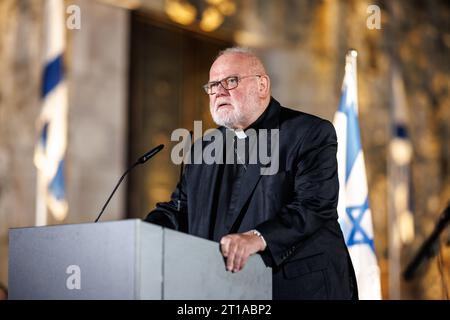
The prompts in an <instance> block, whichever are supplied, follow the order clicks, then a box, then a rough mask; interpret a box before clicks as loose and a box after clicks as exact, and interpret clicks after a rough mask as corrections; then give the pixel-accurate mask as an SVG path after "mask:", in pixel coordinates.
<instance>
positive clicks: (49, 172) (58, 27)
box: [34, 0, 68, 225]
mask: <svg viewBox="0 0 450 320" xmlns="http://www.w3.org/2000/svg"><path fill="white" fill-rule="evenodd" d="M44 4H45V7H44V65H43V77H42V91H41V95H42V110H41V113H40V116H39V119H38V123H37V125H38V134H39V138H38V142H37V145H36V149H35V154H34V162H35V165H36V167H37V169H38V174H37V175H38V188H39V186H41V187H42V188H41V189H42V190H41V191H39V190H38V194H37V197H38V198H41V199H37V203H42V204H43V206H41V208H39V205H37V213H36V224H37V225H45V224H46V221H47V209H49V211H50V212H51V213H52V215H53V217H54V218H56V219H57V220H60V221H61V220H63V219H64V218H65V217H66V215H67V210H68V208H67V201H66V191H65V181H64V180H65V179H64V178H65V176H64V163H65V153H66V147H67V113H68V101H67V87H66V83H65V80H64V68H63V67H64V66H63V53H64V49H65V23H64V21H65V20H64V14H65V11H64V0H45V3H44Z"/></svg>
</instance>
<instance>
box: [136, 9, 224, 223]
mask: <svg viewBox="0 0 450 320" xmlns="http://www.w3.org/2000/svg"><path fill="white" fill-rule="evenodd" d="M131 24H132V25H131V44H130V46H131V48H130V50H131V52H130V109H129V163H132V161H134V160H135V159H136V158H137V157H139V156H140V155H142V154H143V153H145V152H146V151H148V150H150V149H151V148H152V147H153V146H156V145H158V144H160V143H163V144H165V145H166V148H165V149H164V150H163V151H162V152H161V153H160V154H158V155H157V156H156V157H155V158H153V159H152V160H150V161H149V162H148V163H146V164H145V165H144V166H142V167H138V168H136V169H135V170H134V171H133V172H132V173H131V174H130V177H129V180H128V197H127V216H128V217H130V218H132V217H137V218H142V217H144V216H145V215H146V214H147V213H148V212H149V211H150V210H151V209H152V208H153V207H154V206H155V204H156V202H159V201H166V200H167V199H169V197H170V194H171V192H172V190H173V189H174V187H175V185H176V183H177V181H178V176H179V167H178V166H176V165H174V164H173V163H172V162H171V160H170V151H171V148H172V147H173V146H174V145H175V144H176V143H175V142H171V141H170V135H171V133H172V131H173V130H175V129H176V128H186V129H189V130H191V129H193V123H194V120H203V129H204V130H206V129H207V128H212V127H215V125H214V123H213V122H212V120H211V117H210V115H209V107H208V97H207V96H206V94H205V93H204V92H203V89H202V88H201V86H202V84H204V83H205V82H207V81H208V75H209V67H210V64H211V62H212V61H213V60H214V57H215V56H216V55H217V52H218V51H220V50H221V49H223V48H225V47H228V46H229V45H230V43H229V42H226V41H221V40H217V39H213V38H208V37H205V36H204V35H200V34H197V33H194V32H191V31H187V30H183V29H181V28H176V27H174V26H172V25H170V24H164V23H161V22H159V21H154V20H153V19H151V18H149V17H146V16H144V15H142V14H139V13H135V14H133V15H132V19H131Z"/></svg>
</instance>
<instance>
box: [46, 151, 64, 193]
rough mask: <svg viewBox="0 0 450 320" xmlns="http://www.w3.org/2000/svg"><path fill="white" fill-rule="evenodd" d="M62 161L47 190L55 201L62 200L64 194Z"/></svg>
mask: <svg viewBox="0 0 450 320" xmlns="http://www.w3.org/2000/svg"><path fill="white" fill-rule="evenodd" d="M64 184H65V183H64V159H62V160H61V161H60V162H59V164H58V170H57V171H56V174H55V176H54V177H53V179H52V181H51V182H50V184H49V186H48V189H49V191H50V194H52V195H53V196H54V197H55V198H56V199H57V200H64V199H65V197H66V192H65V190H64Z"/></svg>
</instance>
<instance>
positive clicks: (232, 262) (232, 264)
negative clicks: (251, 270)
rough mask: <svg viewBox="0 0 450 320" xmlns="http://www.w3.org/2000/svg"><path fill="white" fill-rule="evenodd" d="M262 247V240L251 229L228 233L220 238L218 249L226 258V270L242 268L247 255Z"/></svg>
mask: <svg viewBox="0 0 450 320" xmlns="http://www.w3.org/2000/svg"><path fill="white" fill-rule="evenodd" d="M264 249H265V244H264V241H263V240H262V239H261V238H260V237H258V236H257V235H255V234H254V233H253V232H251V231H248V232H245V233H235V234H229V235H226V236H224V237H222V239H220V250H221V251H222V255H223V256H224V257H225V258H226V260H227V262H226V264H227V270H228V271H233V272H238V271H240V270H242V269H243V268H244V266H245V264H246V263H247V260H248V257H250V256H251V255H252V254H255V253H256V252H258V251H263V250H264Z"/></svg>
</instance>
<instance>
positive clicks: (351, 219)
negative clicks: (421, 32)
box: [334, 50, 381, 300]
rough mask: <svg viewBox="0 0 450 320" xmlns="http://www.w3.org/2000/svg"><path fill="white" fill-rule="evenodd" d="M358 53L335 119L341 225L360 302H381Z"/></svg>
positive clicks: (349, 62) (350, 57)
mask: <svg viewBox="0 0 450 320" xmlns="http://www.w3.org/2000/svg"><path fill="white" fill-rule="evenodd" d="M356 56H357V53H356V51H355V50H350V51H349V53H348V54H347V56H346V64H345V76H344V82H343V85H342V96H341V100H340V103H339V109H338V111H337V112H336V114H335V117H334V126H335V128H336V133H337V139H338V151H337V160H338V174H339V184H340V188H339V202H338V213H339V223H340V226H341V229H342V231H343V233H344V237H345V242H346V244H347V247H348V249H349V252H350V256H351V258H352V262H353V266H354V268H355V273H356V278H357V282H358V291H359V298H360V299H362V300H367V299H371V300H373V299H381V286H380V270H379V267H378V263H377V258H376V255H375V246H374V241H373V227H372V214H371V211H370V206H369V197H368V188H367V178H366V169H365V165H364V154H363V150H362V146H361V138H360V130H359V124H358V94H357V78H356Z"/></svg>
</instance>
